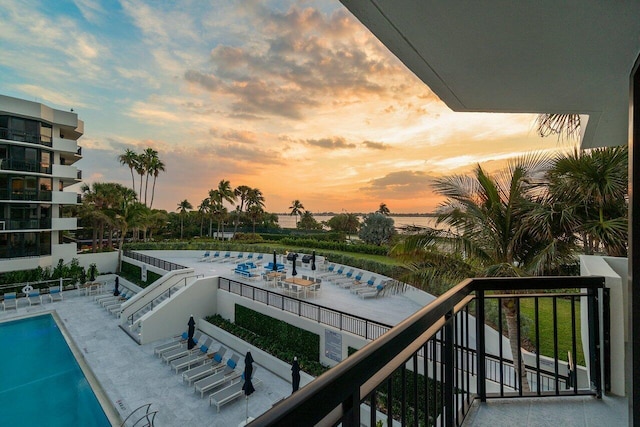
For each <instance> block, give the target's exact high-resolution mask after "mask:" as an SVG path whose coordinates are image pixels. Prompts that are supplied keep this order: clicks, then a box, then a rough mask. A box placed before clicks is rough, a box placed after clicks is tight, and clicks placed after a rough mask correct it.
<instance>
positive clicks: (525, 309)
mask: <svg viewBox="0 0 640 427" xmlns="http://www.w3.org/2000/svg"><path fill="white" fill-rule="evenodd" d="M556 301H557V306H556V307H557V316H558V358H559V359H560V360H566V359H567V352H568V351H571V352H573V350H572V348H571V347H572V344H571V336H572V332H571V301H570V300H568V299H562V298H558V299H557V300H556ZM538 310H539V312H538V321H539V325H540V326H539V328H540V341H539V342H540V354H542V355H545V356H549V357H553V354H554V348H553V302H552V298H540V299H539V303H538ZM575 310H576V350H577V355H576V356H574V359H575V360H576V363H577V364H578V365H582V366H584V364H585V363H584V354H583V353H582V339H581V338H580V302H579V301H576V304H575ZM520 311H521V313H522V314H524V315H526V316H527V317H528V318H530V319H531V330H530V331H529V339H530V340H531V342H532V343H533V344H535V339H536V330H535V323H534V320H535V305H534V300H533V298H526V299H522V300H521V301H520Z"/></svg>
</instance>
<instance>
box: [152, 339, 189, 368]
mask: <svg viewBox="0 0 640 427" xmlns="http://www.w3.org/2000/svg"><path fill="white" fill-rule="evenodd" d="M193 341H194V342H196V340H195V338H194V340H193ZM197 343H198V342H196V344H197ZM188 347H189V346H188V343H187V342H185V343H183V344H181V345H180V347H178V348H175V349H172V350H169V351H165V352H164V353H162V355H161V357H162V360H164V361H165V362H166V363H167V365H168V364H169V363H171V362H172V361H173V360H176V359H179V358H181V357H183V356H187V355H189V354H191V353H192V352H195V351H198V348H197V347H194V348H192V349H191V350H189V348H188ZM194 350H195V351H194Z"/></svg>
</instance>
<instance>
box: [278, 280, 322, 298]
mask: <svg viewBox="0 0 640 427" xmlns="http://www.w3.org/2000/svg"><path fill="white" fill-rule="evenodd" d="M284 281H285V282H286V283H289V284H290V285H294V286H296V287H298V286H300V287H302V290H303V291H304V297H305V298H306V297H307V289H309V286H311V285H313V284H314V283H315V282H314V281H313V280H307V279H296V278H295V277H289V278H287V279H284Z"/></svg>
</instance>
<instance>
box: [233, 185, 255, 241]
mask: <svg viewBox="0 0 640 427" xmlns="http://www.w3.org/2000/svg"><path fill="white" fill-rule="evenodd" d="M250 190H251V187H249V186H248V185H239V186H238V187H236V188H235V190H233V193H234V194H235V195H236V197H237V198H239V199H240V204H238V205H237V206H236V216H235V219H234V227H233V234H236V232H237V231H238V224H239V223H240V214H241V213H242V212H243V211H244V207H245V206H244V204H245V201H246V200H247V194H248V193H249V191H250Z"/></svg>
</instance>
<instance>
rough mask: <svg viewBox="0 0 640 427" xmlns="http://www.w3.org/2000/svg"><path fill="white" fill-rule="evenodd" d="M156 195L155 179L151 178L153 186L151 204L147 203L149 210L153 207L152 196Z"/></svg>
mask: <svg viewBox="0 0 640 427" xmlns="http://www.w3.org/2000/svg"><path fill="white" fill-rule="evenodd" d="M155 194H156V177H155V176H154V177H153V186H152V187H151V202H150V203H149V209H151V208H152V206H153V196H155Z"/></svg>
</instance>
